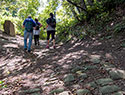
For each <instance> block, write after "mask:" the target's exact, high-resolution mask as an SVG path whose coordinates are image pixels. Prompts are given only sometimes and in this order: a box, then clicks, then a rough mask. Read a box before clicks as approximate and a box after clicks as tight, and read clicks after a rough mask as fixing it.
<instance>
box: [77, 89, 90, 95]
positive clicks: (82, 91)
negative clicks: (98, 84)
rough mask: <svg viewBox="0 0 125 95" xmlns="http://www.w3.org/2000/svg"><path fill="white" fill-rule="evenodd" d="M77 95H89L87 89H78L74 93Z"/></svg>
mask: <svg viewBox="0 0 125 95" xmlns="http://www.w3.org/2000/svg"><path fill="white" fill-rule="evenodd" d="M76 93H77V95H88V94H89V93H90V91H89V90H87V89H79V90H77V91H76Z"/></svg>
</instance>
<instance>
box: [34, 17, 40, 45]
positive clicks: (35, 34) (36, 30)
mask: <svg viewBox="0 0 125 95" xmlns="http://www.w3.org/2000/svg"><path fill="white" fill-rule="evenodd" d="M35 22H36V27H35V29H34V30H33V34H34V43H35V45H39V34H40V28H41V27H42V24H41V23H40V22H38V19H37V18H35Z"/></svg>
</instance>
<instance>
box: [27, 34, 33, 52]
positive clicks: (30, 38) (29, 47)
mask: <svg viewBox="0 0 125 95" xmlns="http://www.w3.org/2000/svg"><path fill="white" fill-rule="evenodd" d="M28 34H29V45H28V50H29V51H30V50H31V45H32V39H33V33H28Z"/></svg>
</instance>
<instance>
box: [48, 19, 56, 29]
mask: <svg viewBox="0 0 125 95" xmlns="http://www.w3.org/2000/svg"><path fill="white" fill-rule="evenodd" d="M46 22H47V24H48V25H50V26H51V27H52V28H55V27H56V20H55V19H54V18H48V19H47V20H46Z"/></svg>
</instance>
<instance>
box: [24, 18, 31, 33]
mask: <svg viewBox="0 0 125 95" xmlns="http://www.w3.org/2000/svg"><path fill="white" fill-rule="evenodd" d="M25 29H26V31H27V32H32V31H33V22H32V21H31V20H27V21H26V23H25Z"/></svg>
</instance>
